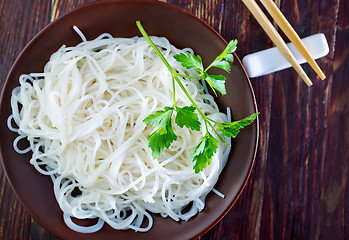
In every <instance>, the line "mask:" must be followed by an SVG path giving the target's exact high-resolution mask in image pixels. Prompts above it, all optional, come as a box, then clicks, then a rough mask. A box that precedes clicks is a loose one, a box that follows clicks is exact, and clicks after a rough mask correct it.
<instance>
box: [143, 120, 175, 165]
mask: <svg viewBox="0 0 349 240" xmlns="http://www.w3.org/2000/svg"><path fill="white" fill-rule="evenodd" d="M176 140H177V135H176V134H175V133H174V132H173V128H172V125H171V123H170V124H168V125H166V126H164V127H160V128H158V129H157V130H156V131H155V132H153V133H152V134H150V136H149V143H148V147H150V148H151V150H152V156H153V158H154V159H156V158H158V157H159V156H160V155H161V154H162V153H163V152H164V151H165V149H166V148H168V147H169V146H170V145H171V143H172V142H173V141H176Z"/></svg>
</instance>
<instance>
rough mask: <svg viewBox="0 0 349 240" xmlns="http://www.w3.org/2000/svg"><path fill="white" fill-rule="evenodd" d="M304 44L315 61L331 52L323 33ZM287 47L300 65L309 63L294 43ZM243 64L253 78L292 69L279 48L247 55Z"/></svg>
mask: <svg viewBox="0 0 349 240" xmlns="http://www.w3.org/2000/svg"><path fill="white" fill-rule="evenodd" d="M302 42H303V43H304V45H305V46H306V48H307V49H308V51H309V53H310V55H311V56H312V58H314V59H318V58H321V57H323V56H326V55H327V54H328V52H329V47H328V44H327V41H326V37H325V35H324V34H322V33H318V34H315V35H312V36H309V37H306V38H303V39H302ZM287 46H288V47H289V49H290V50H291V52H292V53H293V55H294V57H295V58H296V60H297V62H298V63H299V64H302V63H305V62H307V60H305V58H304V57H303V56H302V54H301V53H300V52H299V51H298V50H297V48H296V47H295V46H294V45H293V44H292V43H288V44H287ZM242 63H243V65H244V67H245V69H246V71H247V74H248V75H249V77H251V78H254V77H260V76H263V75H266V74H269V73H273V72H277V71H280V70H283V69H286V68H290V67H292V65H291V64H290V63H289V62H288V61H287V59H286V58H285V57H284V56H283V55H282V53H281V52H280V50H279V49H278V48H277V47H274V48H269V49H266V50H263V51H260V52H255V53H252V54H249V55H246V56H245V57H244V58H243V59H242Z"/></svg>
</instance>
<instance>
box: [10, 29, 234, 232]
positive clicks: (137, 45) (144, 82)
mask: <svg viewBox="0 0 349 240" xmlns="http://www.w3.org/2000/svg"><path fill="white" fill-rule="evenodd" d="M80 33H81V32H80ZM79 35H80V36H81V38H82V39H83V42H82V43H80V44H78V45H77V46H75V47H66V46H62V47H61V48H60V49H59V50H58V51H57V52H55V53H54V54H52V56H51V58H50V60H49V62H48V63H47V64H46V66H45V68H44V72H43V73H32V74H25V75H22V76H21V77H20V79H19V82H20V86H19V87H17V88H15V89H14V90H13V94H12V99H11V106H12V110H13V115H11V116H10V117H9V121H8V126H9V128H10V129H11V130H13V131H17V132H18V134H19V136H18V137H17V139H16V141H15V143H14V146H15V150H16V151H17V152H18V153H25V152H26V151H28V150H27V149H26V150H20V149H19V148H18V147H17V143H18V141H19V140H21V139H22V138H27V139H28V141H29V143H30V148H29V149H30V150H31V151H32V152H33V154H32V157H31V159H30V163H31V164H32V165H33V166H34V167H35V168H36V169H37V171H39V172H40V173H42V174H45V175H50V176H51V178H52V180H53V182H54V184H53V188H54V194H55V196H56V199H57V202H58V204H59V206H60V208H61V209H62V211H63V212H64V219H65V221H66V222H67V224H68V226H69V227H70V228H72V229H74V230H75V231H79V232H93V231H98V230H99V229H100V228H101V227H102V226H103V221H104V222H106V223H107V224H109V225H110V226H111V227H113V228H115V229H133V230H135V231H148V230H149V229H150V228H151V226H152V224H153V220H152V216H151V215H150V213H159V214H161V216H163V217H170V218H172V219H174V220H176V221H178V220H185V221H187V220H189V219H190V218H191V217H192V216H194V215H195V214H197V213H198V212H200V211H201V210H202V209H203V208H204V206H205V197H206V195H207V194H208V193H209V192H210V191H211V189H212V188H213V186H214V184H215V183H216V181H217V179H218V176H219V174H220V172H221V170H222V166H223V164H224V162H225V159H224V158H226V157H227V146H226V145H225V144H222V143H220V144H219V148H218V151H217V153H216V154H215V155H214V156H213V159H212V162H211V164H210V165H209V166H207V167H206V169H205V170H204V171H203V172H202V173H201V174H195V173H194V171H193V166H192V162H191V160H190V150H191V149H192V148H194V147H195V146H196V145H197V144H198V141H199V139H200V138H201V137H202V136H203V135H204V134H205V128H204V127H202V130H201V131H192V130H188V129H186V128H180V127H178V126H177V125H175V124H173V128H174V132H175V133H176V134H177V136H178V140H177V141H175V142H173V143H172V145H171V146H170V147H169V149H167V150H165V152H164V153H163V154H162V155H161V156H160V157H159V158H158V159H153V158H152V155H151V150H150V149H149V148H148V136H149V135H150V134H151V132H152V131H153V130H154V129H153V128H152V127H149V126H146V124H145V123H144V122H143V119H144V118H145V117H146V116H148V115H149V114H152V113H154V111H157V110H161V109H163V108H164V107H165V106H171V105H172V82H171V75H170V73H169V71H168V70H167V68H166V67H165V65H164V64H163V63H162V62H161V60H160V59H159V58H158V56H157V55H156V53H155V52H154V51H153V50H152V48H151V47H150V46H149V44H148V43H147V42H146V40H145V39H144V38H138V37H134V38H127V39H125V38H113V37H112V36H111V35H110V34H103V35H101V36H100V37H98V38H97V39H95V40H92V41H87V40H86V39H85V38H84V36H83V34H82V33H81V34H79ZM152 40H153V41H154V42H155V44H156V45H157V46H158V47H159V48H160V50H161V52H162V53H163V55H164V56H165V58H166V59H167V60H168V61H169V63H170V64H171V66H172V67H173V68H174V69H175V70H176V71H178V72H179V73H181V74H185V75H196V74H197V73H196V72H194V71H192V70H187V69H185V68H183V67H182V66H181V65H180V64H179V63H177V62H176V61H175V60H174V58H173V56H174V55H175V54H178V53H181V52H184V51H192V50H188V49H185V50H179V49H177V48H175V47H174V46H172V45H171V44H170V43H169V41H168V40H167V39H166V38H159V37H152ZM182 81H183V84H184V86H185V87H186V89H187V91H188V92H189V93H190V95H191V96H192V97H193V99H194V100H195V101H196V102H197V104H198V106H199V107H200V108H201V110H202V111H203V112H204V113H205V114H207V115H209V117H210V118H212V119H214V120H216V121H220V122H226V121H229V119H228V117H227V115H226V114H223V113H221V112H219V110H218V106H217V105H216V103H215V102H214V99H213V97H212V96H211V95H209V94H208V93H207V92H205V86H204V85H202V84H201V83H200V82H199V81H197V80H187V79H182ZM176 99H177V100H176V104H177V105H178V106H180V107H181V106H188V105H191V103H190V102H189V100H188V99H187V97H186V96H185V94H184V93H183V92H182V91H181V90H180V88H178V89H176ZM12 119H13V120H14V122H15V123H16V124H17V125H18V126H19V128H18V129H16V128H14V127H13V126H12ZM201 121H202V119H201ZM227 141H228V140H227ZM70 217H75V218H78V219H93V218H100V219H101V220H100V222H99V225H98V226H97V227H95V229H94V228H89V229H88V230H86V229H85V230H84V229H81V228H79V226H74V225H75V224H71V223H72V221H71V218H70ZM102 220H103V221H102Z"/></svg>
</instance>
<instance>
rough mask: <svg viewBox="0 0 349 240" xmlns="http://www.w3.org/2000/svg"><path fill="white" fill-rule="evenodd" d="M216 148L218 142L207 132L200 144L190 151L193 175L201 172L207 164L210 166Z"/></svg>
mask: <svg viewBox="0 0 349 240" xmlns="http://www.w3.org/2000/svg"><path fill="white" fill-rule="evenodd" d="M217 148H218V140H217V139H216V138H214V137H213V136H212V135H211V134H210V133H209V132H207V133H206V134H205V136H204V137H203V138H202V139H201V141H200V143H199V144H198V145H197V146H196V147H195V148H194V149H193V150H192V151H191V158H192V161H193V168H194V171H195V173H199V172H201V171H202V170H203V169H204V168H205V167H206V165H207V164H211V160H212V157H213V155H214V154H215V153H216V151H217Z"/></svg>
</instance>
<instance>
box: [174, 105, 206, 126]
mask: <svg viewBox="0 0 349 240" xmlns="http://www.w3.org/2000/svg"><path fill="white" fill-rule="evenodd" d="M195 110H196V108H195V107H194V106H185V107H182V108H180V107H176V111H177V116H176V119H175V122H176V124H177V125H178V126H180V127H181V128H183V127H184V126H186V127H187V128H190V129H192V130H196V131H199V130H200V128H201V123H200V121H199V117H198V114H197V113H195Z"/></svg>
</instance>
